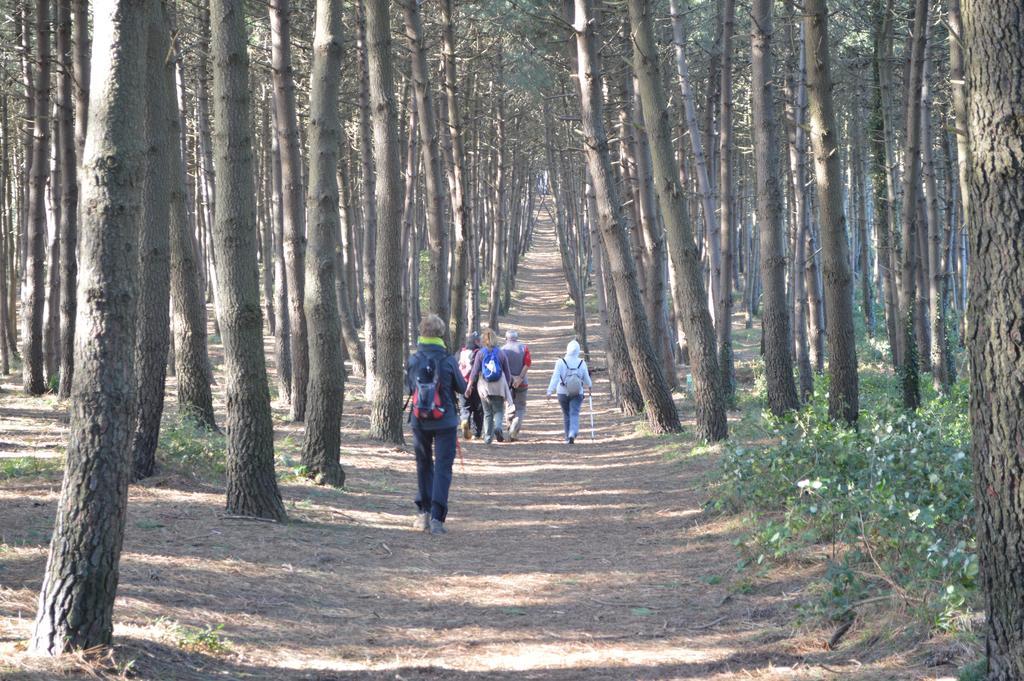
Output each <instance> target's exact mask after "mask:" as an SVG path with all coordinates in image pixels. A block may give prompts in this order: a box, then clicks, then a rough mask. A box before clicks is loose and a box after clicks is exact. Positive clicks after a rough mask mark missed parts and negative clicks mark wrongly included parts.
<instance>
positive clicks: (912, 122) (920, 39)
mask: <svg viewBox="0 0 1024 681" xmlns="http://www.w3.org/2000/svg"><path fill="white" fill-rule="evenodd" d="M927 22H928V0H915V2H914V24H913V34H912V42H911V55H910V71H909V75H908V79H907V81H908V82H907V119H906V139H905V142H904V148H903V164H904V167H905V168H906V172H905V173H904V175H903V213H902V217H903V243H902V252H901V254H900V260H901V262H900V316H899V323H900V326H901V328H900V333H899V335H898V336H897V340H898V342H899V343H900V350H899V355H900V360H901V361H900V384H901V386H902V391H903V406H904V407H906V408H907V409H916V408H917V407H918V406H920V404H921V388H920V385H919V380H918V373H919V370H920V369H919V361H920V357H919V355H918V341H919V340H920V339H919V338H918V334H917V333H916V331H915V314H916V312H917V311H918V309H919V308H920V301H919V300H918V296H919V294H920V291H919V290H918V285H917V276H918V273H917V260H916V258H915V245H916V243H917V240H918V234H917V231H918V229H919V228H920V225H919V224H918V220H917V214H918V205H917V203H918V198H919V197H920V192H921V87H922V80H923V69H924V49H925V25H926V24H927Z"/></svg>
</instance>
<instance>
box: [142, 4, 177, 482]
mask: <svg viewBox="0 0 1024 681" xmlns="http://www.w3.org/2000/svg"><path fill="white" fill-rule="evenodd" d="M148 1H149V3H150V5H149V11H148V12H147V14H146V83H147V90H148V92H147V96H146V98H145V100H146V101H145V111H144V114H143V115H144V118H145V127H144V130H145V134H146V170H145V175H144V180H143V185H142V223H141V225H140V229H139V280H138V281H139V284H138V286H139V310H138V320H139V330H138V332H137V333H136V338H135V370H136V394H137V399H138V412H137V415H136V421H135V431H134V433H133V434H132V461H133V468H134V477H135V479H142V478H147V477H149V476H150V475H152V474H153V470H154V467H155V462H156V445H157V440H158V439H159V436H160V418H161V416H162V415H163V410H164V383H165V380H166V376H167V350H168V347H169V344H170V333H169V331H170V309H169V308H170V267H171V259H170V246H171V245H170V233H169V220H170V199H171V195H170V194H171V193H170V187H171V184H172V182H171V181H170V179H171V178H173V177H175V176H174V175H172V174H171V167H172V164H171V163H170V158H169V157H170V154H172V153H175V152H177V150H178V149H179V148H180V140H179V138H178V108H177V106H176V105H175V98H174V62H173V61H172V60H170V59H168V57H169V56H170V48H171V39H170V33H169V27H168V22H167V17H166V16H165V10H164V8H163V7H162V5H161V2H160V1H159V0H148Z"/></svg>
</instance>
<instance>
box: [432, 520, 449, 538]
mask: <svg viewBox="0 0 1024 681" xmlns="http://www.w3.org/2000/svg"><path fill="white" fill-rule="evenodd" d="M430 534H448V530H446V529H444V521H443V520H438V519H437V518H431V519H430Z"/></svg>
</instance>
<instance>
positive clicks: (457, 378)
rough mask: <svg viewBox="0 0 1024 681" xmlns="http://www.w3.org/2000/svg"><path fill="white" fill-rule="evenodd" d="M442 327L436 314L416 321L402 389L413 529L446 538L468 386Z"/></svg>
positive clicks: (443, 326)
mask: <svg viewBox="0 0 1024 681" xmlns="http://www.w3.org/2000/svg"><path fill="white" fill-rule="evenodd" d="M444 332H445V324H444V322H443V321H441V318H440V317H438V316H437V315H435V314H431V315H427V316H426V317H424V319H423V321H422V322H420V337H419V339H417V349H416V353H415V354H413V356H412V357H410V358H409V366H408V368H407V369H406V372H405V384H406V388H407V389H408V391H409V402H410V404H411V408H410V409H409V423H410V425H411V426H412V442H413V447H414V449H415V451H416V478H417V482H418V483H419V492H418V494H417V495H416V506H417V508H419V512H418V513H417V514H416V522H415V523H414V525H413V527H415V528H416V529H417V530H430V534H444V533H445V532H447V530H446V529H445V527H444V522H445V519H446V518H447V516H448V490H449V488H450V487H451V484H452V464H453V463H454V462H455V452H456V445H457V441H456V437H457V436H456V431H457V430H458V425H459V411H458V406H457V403H456V399H455V397H456V395H460V394H462V393H463V392H465V390H466V381H465V379H463V378H462V374H461V373H460V372H459V366H458V364H457V363H456V362H455V358H454V357H452V356H451V355H450V354H448V350H447V349H446V348H445V345H444V339H443V338H442V336H443V335H444Z"/></svg>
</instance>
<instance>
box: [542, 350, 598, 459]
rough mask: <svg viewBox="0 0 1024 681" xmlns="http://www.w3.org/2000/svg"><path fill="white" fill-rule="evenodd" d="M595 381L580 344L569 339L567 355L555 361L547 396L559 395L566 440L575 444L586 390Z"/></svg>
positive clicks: (588, 389)
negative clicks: (581, 355)
mask: <svg viewBox="0 0 1024 681" xmlns="http://www.w3.org/2000/svg"><path fill="white" fill-rule="evenodd" d="M592 387H593V381H591V380H590V371H589V370H588V369H587V362H586V360H584V359H582V358H581V357H580V344H579V343H577V342H576V341H575V340H571V341H569V344H568V345H567V346H566V347H565V356H564V357H562V358H560V359H559V360H558V361H556V362H555V369H554V371H552V372H551V381H550V382H549V383H548V392H547V397H548V399H551V397H552V396H553V395H556V394H557V395H558V404H559V405H560V406H561V407H562V423H563V425H564V427H565V442H566V444H570V445H571V444H573V443H575V442H576V436H577V435H578V434H579V432H580V408H581V407H582V406H583V395H584V392H590V390H591V388H592Z"/></svg>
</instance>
